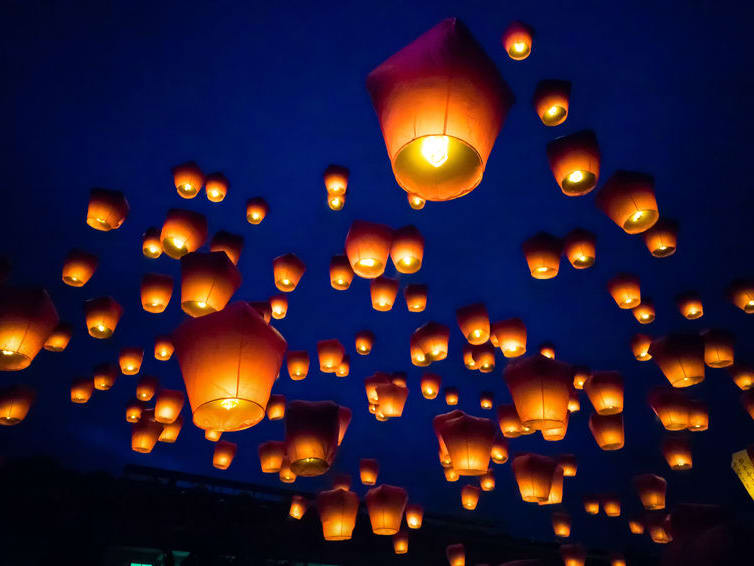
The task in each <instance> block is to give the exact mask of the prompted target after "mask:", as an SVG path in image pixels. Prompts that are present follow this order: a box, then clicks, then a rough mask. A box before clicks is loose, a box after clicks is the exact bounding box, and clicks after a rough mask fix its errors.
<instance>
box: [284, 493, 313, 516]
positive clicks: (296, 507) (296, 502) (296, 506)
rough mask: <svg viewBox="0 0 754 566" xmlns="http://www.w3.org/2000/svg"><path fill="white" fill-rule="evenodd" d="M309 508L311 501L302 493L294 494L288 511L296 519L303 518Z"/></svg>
mask: <svg viewBox="0 0 754 566" xmlns="http://www.w3.org/2000/svg"><path fill="white" fill-rule="evenodd" d="M308 508H309V503H308V502H307V501H306V499H305V498H304V497H303V496H301V495H294V496H293V497H291V508H290V511H288V516H289V517H293V518H294V519H301V518H302V517H303V516H304V514H305V513H306V510H307V509H308Z"/></svg>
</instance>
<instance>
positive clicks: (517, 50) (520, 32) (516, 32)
mask: <svg viewBox="0 0 754 566" xmlns="http://www.w3.org/2000/svg"><path fill="white" fill-rule="evenodd" d="M533 35H534V32H533V31H532V29H531V28H530V27H529V26H528V25H526V24H524V23H522V22H512V23H511V24H510V25H509V26H508V28H507V29H506V30H505V32H504V33H503V36H502V38H501V40H500V41H501V43H502V44H503V47H504V48H505V51H506V52H507V53H508V57H510V58H511V59H513V60H514V61H523V60H524V59H526V58H527V57H528V56H529V55H530V54H531V48H532V43H533ZM451 566H452V565H451Z"/></svg>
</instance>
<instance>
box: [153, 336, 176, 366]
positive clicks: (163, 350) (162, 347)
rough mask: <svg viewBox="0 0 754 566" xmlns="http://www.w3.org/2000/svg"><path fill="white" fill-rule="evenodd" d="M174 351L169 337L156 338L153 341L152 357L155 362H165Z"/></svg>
mask: <svg viewBox="0 0 754 566" xmlns="http://www.w3.org/2000/svg"><path fill="white" fill-rule="evenodd" d="M174 351H175V347H174V346H173V341H172V340H171V339H170V336H158V337H157V338H155V341H154V357H155V359H156V360H160V361H163V362H166V361H168V360H169V359H170V357H171V356H172V355H173V352H174Z"/></svg>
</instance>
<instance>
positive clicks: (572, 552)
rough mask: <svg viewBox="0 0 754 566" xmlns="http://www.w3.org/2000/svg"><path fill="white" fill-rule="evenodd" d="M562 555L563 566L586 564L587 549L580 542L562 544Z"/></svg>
mask: <svg viewBox="0 0 754 566" xmlns="http://www.w3.org/2000/svg"><path fill="white" fill-rule="evenodd" d="M560 557H561V558H562V559H563V566H584V563H585V562H586V550H584V547H582V546H581V545H580V544H562V545H560Z"/></svg>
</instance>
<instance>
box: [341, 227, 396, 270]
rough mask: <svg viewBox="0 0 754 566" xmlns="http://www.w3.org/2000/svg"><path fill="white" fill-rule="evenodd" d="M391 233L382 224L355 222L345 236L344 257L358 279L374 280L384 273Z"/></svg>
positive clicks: (391, 237)
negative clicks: (346, 257)
mask: <svg viewBox="0 0 754 566" xmlns="http://www.w3.org/2000/svg"><path fill="white" fill-rule="evenodd" d="M392 243H393V231H392V230H391V229H390V228H389V227H388V226H385V225H383V224H374V223H372V222H363V221H361V220H355V221H354V222H353V224H351V228H350V230H348V234H347V235H346V246H345V247H346V256H348V261H349V262H350V264H351V269H353V272H354V273H355V274H356V275H358V276H359V277H364V278H365V279H374V278H375V277H379V276H380V275H382V274H383V273H384V271H385V267H386V266H387V258H388V255H389V254H390V247H391V245H392Z"/></svg>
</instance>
